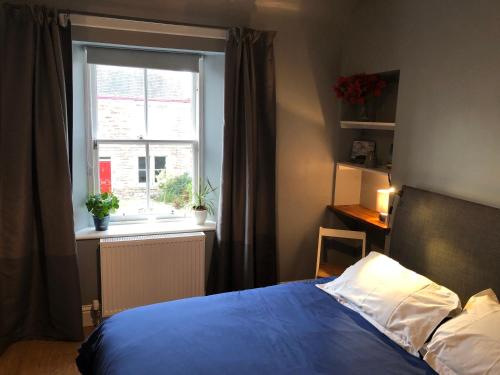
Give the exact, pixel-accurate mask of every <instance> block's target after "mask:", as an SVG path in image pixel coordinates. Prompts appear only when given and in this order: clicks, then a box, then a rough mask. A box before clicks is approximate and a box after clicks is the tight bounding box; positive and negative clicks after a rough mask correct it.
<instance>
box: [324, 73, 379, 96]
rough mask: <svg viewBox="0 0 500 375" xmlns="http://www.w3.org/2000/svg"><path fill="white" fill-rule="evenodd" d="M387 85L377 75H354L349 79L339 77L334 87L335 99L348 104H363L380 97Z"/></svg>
mask: <svg viewBox="0 0 500 375" xmlns="http://www.w3.org/2000/svg"><path fill="white" fill-rule="evenodd" d="M386 86H387V83H386V82H385V81H384V80H383V79H381V78H380V77H379V75H378V74H365V73H361V74H356V75H353V76H350V77H339V78H338V79H337V83H336V84H335V86H334V90H335V93H336V94H337V98H339V99H343V100H345V101H346V102H348V103H350V104H365V103H366V99H367V98H368V97H369V96H370V95H372V96H380V95H381V94H382V90H383V89H384V88H385V87H386Z"/></svg>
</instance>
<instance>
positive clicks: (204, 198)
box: [193, 180, 216, 225]
mask: <svg viewBox="0 0 500 375" xmlns="http://www.w3.org/2000/svg"><path fill="white" fill-rule="evenodd" d="M215 189H216V188H214V187H213V186H212V185H211V184H210V181H208V180H207V182H206V183H203V182H202V181H200V185H199V186H198V191H196V192H195V193H194V205H193V211H194V217H195V220H196V224H198V225H203V224H205V220H207V214H210V215H212V214H213V213H214V212H215V209H214V203H213V202H212V201H211V200H210V199H209V198H208V196H209V195H210V194H212V193H213V192H214V191H215Z"/></svg>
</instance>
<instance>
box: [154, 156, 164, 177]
mask: <svg viewBox="0 0 500 375" xmlns="http://www.w3.org/2000/svg"><path fill="white" fill-rule="evenodd" d="M165 160H166V157H165V156H155V183H158V180H161V174H162V173H166V168H165Z"/></svg>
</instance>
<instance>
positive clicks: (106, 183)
mask: <svg viewBox="0 0 500 375" xmlns="http://www.w3.org/2000/svg"><path fill="white" fill-rule="evenodd" d="M99 182H100V188H101V193H111V160H99Z"/></svg>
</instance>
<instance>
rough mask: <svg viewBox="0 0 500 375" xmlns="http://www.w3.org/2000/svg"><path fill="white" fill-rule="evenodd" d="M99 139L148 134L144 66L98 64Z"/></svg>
mask: <svg viewBox="0 0 500 375" xmlns="http://www.w3.org/2000/svg"><path fill="white" fill-rule="evenodd" d="M95 68H96V89H97V98H96V101H97V105H96V108H97V138H98V139H138V138H139V137H141V136H142V137H144V136H145V115H144V69H141V68H127V67H121V66H108V65H96V66H95Z"/></svg>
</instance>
